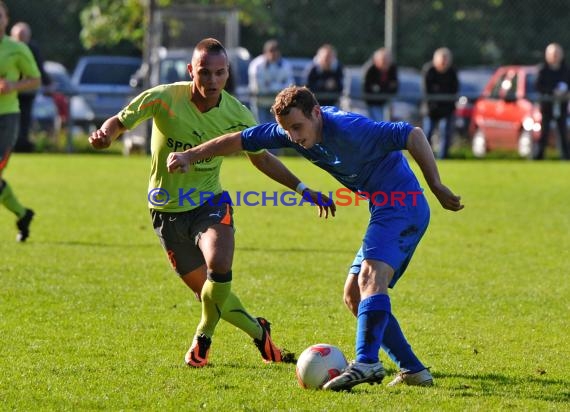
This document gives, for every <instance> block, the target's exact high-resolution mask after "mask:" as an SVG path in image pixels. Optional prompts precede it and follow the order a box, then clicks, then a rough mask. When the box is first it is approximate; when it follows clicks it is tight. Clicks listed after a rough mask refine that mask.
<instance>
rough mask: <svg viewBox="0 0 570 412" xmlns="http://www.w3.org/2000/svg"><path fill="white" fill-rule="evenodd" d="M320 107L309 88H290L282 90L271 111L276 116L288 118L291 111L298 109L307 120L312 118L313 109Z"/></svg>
mask: <svg viewBox="0 0 570 412" xmlns="http://www.w3.org/2000/svg"><path fill="white" fill-rule="evenodd" d="M318 105H319V102H318V101H317V98H316V97H315V95H314V94H313V92H312V91H311V90H309V88H308V87H305V86H302V87H301V86H289V87H287V88H285V89H283V90H281V91H280V92H279V94H278V95H277V96H276V97H275V102H274V103H273V106H271V111H272V112H273V114H275V115H276V116H286V115H288V114H289V112H290V111H291V109H294V108H297V109H299V110H301V111H302V112H303V114H304V115H305V116H306V117H307V118H310V117H311V115H312V111H313V108H314V107H315V106H318Z"/></svg>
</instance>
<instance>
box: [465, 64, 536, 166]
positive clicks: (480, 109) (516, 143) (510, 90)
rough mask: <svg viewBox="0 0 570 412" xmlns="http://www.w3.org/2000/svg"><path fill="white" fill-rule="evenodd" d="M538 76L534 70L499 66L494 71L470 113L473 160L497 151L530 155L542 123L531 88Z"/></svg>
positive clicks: (533, 91)
mask: <svg viewBox="0 0 570 412" xmlns="http://www.w3.org/2000/svg"><path fill="white" fill-rule="evenodd" d="M537 74H538V68H537V67H536V66H502V67H499V68H498V69H497V70H496V71H495V73H494V74H493V76H492V77H491V79H490V80H489V82H488V83H487V85H486V86H485V89H484V90H483V94H482V96H481V98H480V99H478V100H477V102H476V103H475V106H474V109H473V115H472V118H473V119H472V123H471V126H470V134H471V136H472V138H471V148H472V150H473V154H474V155H475V156H477V157H483V156H485V154H487V152H489V151H492V150H497V149H501V150H508V151H517V152H518V153H519V155H520V156H522V157H528V156H530V155H531V153H532V146H533V143H534V141H536V139H538V137H539V135H540V130H541V119H542V116H541V114H540V110H539V108H538V105H537V103H536V101H537V99H538V98H539V95H538V92H537V91H536V89H535V87H534V84H535V81H536V76H537Z"/></svg>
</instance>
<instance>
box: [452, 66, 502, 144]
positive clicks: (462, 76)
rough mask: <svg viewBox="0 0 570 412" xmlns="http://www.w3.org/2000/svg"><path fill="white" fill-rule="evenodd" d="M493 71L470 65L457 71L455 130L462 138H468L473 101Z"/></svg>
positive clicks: (479, 94)
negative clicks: (457, 92) (457, 87)
mask: <svg viewBox="0 0 570 412" xmlns="http://www.w3.org/2000/svg"><path fill="white" fill-rule="evenodd" d="M493 71H494V70H493V69H491V68H489V67H471V68H463V69H459V71H458V73H457V75H458V77H459V97H458V99H457V102H456V103H455V131H456V132H457V133H458V134H459V136H461V137H463V138H468V135H469V125H470V124H471V117H472V115H473V108H474V106H475V102H476V101H477V99H478V98H479V97H480V96H481V93H483V89H484V88H485V85H486V84H487V83H488V82H489V79H490V78H491V76H492V75H493Z"/></svg>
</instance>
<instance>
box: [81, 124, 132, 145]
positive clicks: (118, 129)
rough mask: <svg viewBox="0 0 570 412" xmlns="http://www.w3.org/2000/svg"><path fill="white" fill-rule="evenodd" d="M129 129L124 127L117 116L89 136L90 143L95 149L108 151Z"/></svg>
mask: <svg viewBox="0 0 570 412" xmlns="http://www.w3.org/2000/svg"><path fill="white" fill-rule="evenodd" d="M125 130H127V128H126V127H125V126H123V124H122V123H121V122H120V120H119V118H118V117H117V116H113V117H110V118H108V119H107V120H105V122H104V123H103V125H102V126H101V127H100V128H99V129H97V130H95V131H94V132H93V133H91V135H90V136H89V143H90V144H91V146H93V147H94V148H95V149H106V148H108V147H109V146H111V143H113V141H114V140H116V139H117V138H118V137H119V136H120V135H121V134H122V133H123V132H124V131H125Z"/></svg>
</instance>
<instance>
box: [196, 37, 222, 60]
mask: <svg viewBox="0 0 570 412" xmlns="http://www.w3.org/2000/svg"><path fill="white" fill-rule="evenodd" d="M194 51H197V52H202V51H205V52H208V53H223V54H225V55H226V56H227V55H228V54H227V52H226V49H225V48H224V46H222V43H220V42H219V41H218V40H216V39H214V38H211V37H209V38H207V39H202V40H200V41H199V42H198V44H197V45H196V47H195V48H194Z"/></svg>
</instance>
